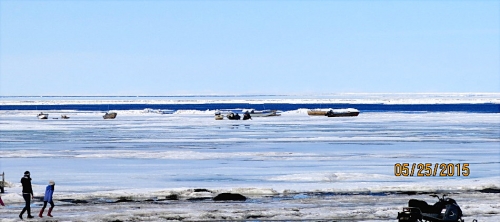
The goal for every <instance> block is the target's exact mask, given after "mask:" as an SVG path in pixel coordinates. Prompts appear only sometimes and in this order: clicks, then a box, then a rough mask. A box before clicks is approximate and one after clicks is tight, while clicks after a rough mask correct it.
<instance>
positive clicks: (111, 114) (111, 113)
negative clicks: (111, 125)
mask: <svg viewBox="0 0 500 222" xmlns="http://www.w3.org/2000/svg"><path fill="white" fill-rule="evenodd" d="M116 115H117V114H116V113H115V112H110V113H106V114H104V116H102V118H104V119H114V118H116Z"/></svg>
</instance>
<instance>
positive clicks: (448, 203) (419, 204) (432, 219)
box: [398, 194, 464, 222]
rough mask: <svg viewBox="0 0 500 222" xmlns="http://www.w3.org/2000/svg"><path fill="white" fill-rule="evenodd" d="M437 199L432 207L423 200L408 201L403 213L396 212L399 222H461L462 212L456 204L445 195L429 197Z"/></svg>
mask: <svg viewBox="0 0 500 222" xmlns="http://www.w3.org/2000/svg"><path fill="white" fill-rule="evenodd" d="M431 196H432V197H437V198H438V202H436V203H435V204H434V205H429V204H427V202H425V201H423V200H417V199H410V201H408V207H404V208H403V212H398V221H399V222H416V221H428V222H463V221H464V220H463V219H462V210H461V209H460V207H459V206H458V204H457V202H456V201H455V200H454V199H451V198H445V196H446V194H443V196H442V197H439V196H438V195H435V194H433V195H431Z"/></svg>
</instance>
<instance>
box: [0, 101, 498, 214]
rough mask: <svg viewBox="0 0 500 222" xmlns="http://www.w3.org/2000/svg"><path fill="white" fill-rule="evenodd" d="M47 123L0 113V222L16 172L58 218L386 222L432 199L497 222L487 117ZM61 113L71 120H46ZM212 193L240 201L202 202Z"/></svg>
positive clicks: (14, 191) (18, 205)
mask: <svg viewBox="0 0 500 222" xmlns="http://www.w3.org/2000/svg"><path fill="white" fill-rule="evenodd" d="M48 113H50V116H49V119H48V120H38V119H37V118H36V114H38V112H37V111H0V131H1V132H2V136H1V137H0V147H1V153H0V157H1V158H0V171H3V172H5V173H6V181H7V183H8V187H7V188H6V193H5V194H2V199H3V200H4V202H5V203H6V204H7V206H6V207H0V221H18V220H19V219H16V218H17V214H18V213H19V212H20V210H21V209H22V206H23V199H22V196H21V195H20V193H21V187H20V183H19V180H20V178H21V176H22V174H23V172H24V171H25V170H30V171H31V173H32V177H33V187H34V192H35V196H36V197H41V196H42V195H43V192H44V189H45V186H46V185H47V182H48V181H49V180H51V179H52V180H54V181H55V182H56V189H55V193H54V199H55V200H56V205H57V207H56V208H55V210H54V213H53V214H54V215H55V217H54V218H53V220H57V221H115V220H120V221H166V220H174V221H175V220H184V221H198V220H245V221H259V220H312V221H316V220H326V221H331V220H338V221H342V220H347V221H396V219H395V218H396V216H397V212H398V211H401V210H402V207H404V206H406V205H407V202H408V200H409V199H410V198H418V199H424V200H426V201H428V202H429V203H433V202H434V198H432V197H429V196H428V194H429V193H434V192H436V193H449V195H450V197H452V198H454V199H456V200H457V202H458V204H459V205H460V206H461V207H462V210H463V211H464V215H465V219H466V221H471V220H472V219H478V220H479V221H500V201H499V200H500V194H498V193H483V192H481V190H483V189H487V188H490V189H500V161H499V159H500V145H499V144H500V138H499V137H498V135H500V128H499V127H498V126H499V124H500V114H498V113H454V112H442V113H440V112H435V113H429V112H423V113H397V112H382V113H377V112H373V113H361V114H360V115H359V116H357V117H344V118H328V117H322V116H308V115H307V110H306V109H299V110H294V111H287V112H283V113H282V115H281V116H276V117H267V118H254V119H253V120H247V121H242V120H241V121H230V120H222V121H216V120H214V118H213V111H209V110H207V111H197V110H179V111H177V112H176V113H174V114H171V115H158V114H156V113H144V112H143V110H129V111H119V112H118V117H117V118H116V119H114V120H104V119H102V112H79V111H68V110H55V111H51V112H48ZM62 114H65V115H68V116H70V119H66V120H63V119H51V117H60V115H62ZM396 163H410V164H411V163H432V164H434V163H454V164H457V163H460V164H464V163H469V164H470V176H452V177H439V176H431V177H417V176H413V177H402V176H399V177H398V176H395V175H394V166H395V164H396ZM195 189H207V191H204V192H203V191H202V192H195ZM414 191H416V192H419V193H418V194H417V195H407V194H405V193H406V192H414ZM222 192H233V193H240V194H243V195H245V196H247V197H249V199H248V200H247V201H244V202H241V201H240V202H216V201H213V200H211V198H212V197H214V196H215V195H216V194H218V193H222ZM170 195H177V196H178V200H168V199H167V198H166V197H167V196H170ZM74 200H80V201H87V202H88V203H75V201H74ZM117 200H131V201H133V202H119V203H115V202H116V201H117ZM72 201H73V202H72ZM41 204H42V203H41V202H40V201H39V200H36V201H35V202H34V203H33V205H32V209H33V212H36V211H37V210H39V209H40V207H41ZM33 214H35V213H33ZM51 219H52V218H51ZM35 221H36V220H35Z"/></svg>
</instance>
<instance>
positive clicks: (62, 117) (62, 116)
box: [61, 115, 69, 119]
mask: <svg viewBox="0 0 500 222" xmlns="http://www.w3.org/2000/svg"><path fill="white" fill-rule="evenodd" d="M61 119H69V116H66V115H61Z"/></svg>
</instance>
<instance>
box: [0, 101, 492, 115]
mask: <svg viewBox="0 0 500 222" xmlns="http://www.w3.org/2000/svg"><path fill="white" fill-rule="evenodd" d="M145 108H151V109H172V110H216V109H238V108H243V109H258V110H261V109H271V110H281V111H290V110H297V109H301V108H305V109H315V108H356V109H358V110H359V111H361V112H473V113H500V104H494V103H481V104H342V103H327V104H325V103H321V104H319V103H318V104H314V103H312V104H311V103H307V104H297V103H294V104H290V103H265V104H250V103H206V104H109V105H108V104H64V105H0V110H76V111H108V110H142V109H145Z"/></svg>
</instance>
